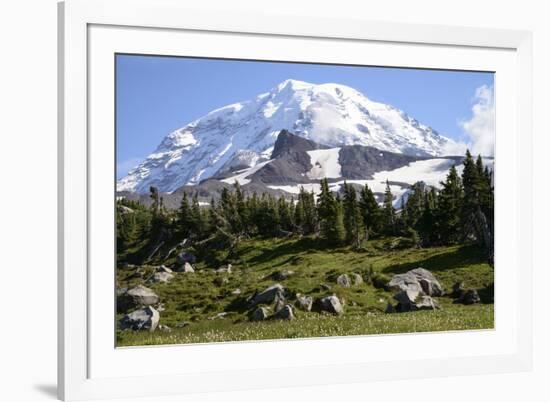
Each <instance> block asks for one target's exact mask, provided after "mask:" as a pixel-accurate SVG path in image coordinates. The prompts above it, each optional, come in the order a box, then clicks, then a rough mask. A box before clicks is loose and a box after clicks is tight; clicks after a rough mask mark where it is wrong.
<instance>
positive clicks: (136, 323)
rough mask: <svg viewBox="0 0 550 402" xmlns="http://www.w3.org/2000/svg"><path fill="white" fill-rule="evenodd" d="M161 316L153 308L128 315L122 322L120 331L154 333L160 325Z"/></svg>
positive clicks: (145, 308) (141, 309) (148, 307)
mask: <svg viewBox="0 0 550 402" xmlns="http://www.w3.org/2000/svg"><path fill="white" fill-rule="evenodd" d="M159 319H160V314H159V312H158V311H157V310H155V309H154V308H153V307H151V306H147V307H144V308H140V309H138V310H135V311H132V312H131V313H129V314H126V315H125V316H124V317H122V319H121V320H120V329H122V330H127V329H132V330H136V331H137V330H147V331H150V332H153V331H154V330H155V329H156V328H157V326H158V323H159Z"/></svg>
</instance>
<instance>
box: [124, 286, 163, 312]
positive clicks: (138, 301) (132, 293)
mask: <svg viewBox="0 0 550 402" xmlns="http://www.w3.org/2000/svg"><path fill="white" fill-rule="evenodd" d="M159 301H160V298H159V297H158V296H157V294H156V293H155V292H153V291H152V290H151V289H149V288H147V287H145V286H142V285H138V286H136V287H134V288H132V289H129V290H127V291H126V292H124V293H123V294H121V295H120V296H118V297H117V311H118V312H126V311H128V310H131V309H134V308H137V307H140V306H150V305H152V304H157V303H158V302H159Z"/></svg>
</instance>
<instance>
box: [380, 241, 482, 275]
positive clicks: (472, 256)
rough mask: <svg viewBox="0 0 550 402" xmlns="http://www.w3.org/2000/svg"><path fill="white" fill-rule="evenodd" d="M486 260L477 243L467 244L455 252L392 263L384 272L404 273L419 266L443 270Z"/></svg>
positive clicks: (435, 270)
mask: <svg viewBox="0 0 550 402" xmlns="http://www.w3.org/2000/svg"><path fill="white" fill-rule="evenodd" d="M484 262H486V261H485V258H484V256H483V253H482V251H481V250H480V249H479V247H477V246H476V245H467V246H463V247H460V248H458V249H457V250H455V251H453V252H448V253H442V254H437V255H434V256H431V257H428V258H426V259H424V260H420V261H414V262H406V263H402V264H394V265H390V266H388V267H386V268H385V269H384V270H383V272H385V273H389V274H402V273H405V272H407V271H410V270H411V269H414V268H419V267H422V268H425V269H427V270H428V271H432V272H441V271H446V270H451V269H455V268H461V267H464V266H467V265H472V264H480V263H484Z"/></svg>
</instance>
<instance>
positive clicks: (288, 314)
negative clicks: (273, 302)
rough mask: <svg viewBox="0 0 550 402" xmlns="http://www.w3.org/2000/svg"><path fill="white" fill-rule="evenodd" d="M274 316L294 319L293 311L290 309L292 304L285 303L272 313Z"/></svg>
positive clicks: (282, 318)
mask: <svg viewBox="0 0 550 402" xmlns="http://www.w3.org/2000/svg"><path fill="white" fill-rule="evenodd" d="M274 318H279V319H281V320H292V319H294V312H293V310H292V306H291V305H290V304H285V305H284V306H283V308H281V309H280V310H279V311H277V313H276V314H275V315H274Z"/></svg>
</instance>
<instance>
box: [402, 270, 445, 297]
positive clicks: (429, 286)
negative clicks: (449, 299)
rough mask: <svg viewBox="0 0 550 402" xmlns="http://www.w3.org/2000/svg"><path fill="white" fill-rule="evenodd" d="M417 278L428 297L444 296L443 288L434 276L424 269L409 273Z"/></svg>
mask: <svg viewBox="0 0 550 402" xmlns="http://www.w3.org/2000/svg"><path fill="white" fill-rule="evenodd" d="M408 273H409V274H412V275H414V276H415V277H416V279H417V280H418V282H419V283H420V286H421V287H422V290H423V291H424V293H425V294H427V295H428V296H443V287H442V286H441V284H440V283H439V281H438V280H437V279H436V278H435V276H433V274H432V273H431V272H430V271H428V270H427V269H424V268H416V269H413V270H411V271H409V272H408Z"/></svg>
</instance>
